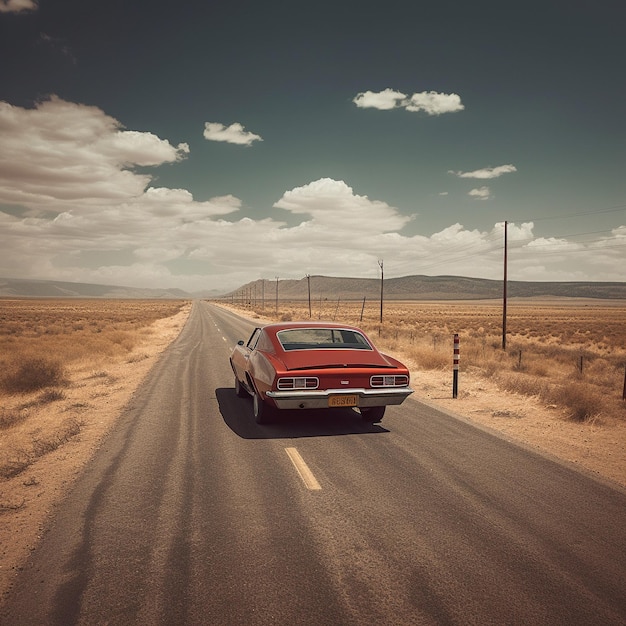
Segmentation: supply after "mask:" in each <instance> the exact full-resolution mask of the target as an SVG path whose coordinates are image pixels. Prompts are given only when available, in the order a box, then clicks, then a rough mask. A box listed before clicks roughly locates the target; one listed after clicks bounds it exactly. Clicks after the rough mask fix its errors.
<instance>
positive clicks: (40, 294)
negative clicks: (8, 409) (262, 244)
mask: <svg viewBox="0 0 626 626" xmlns="http://www.w3.org/2000/svg"><path fill="white" fill-rule="evenodd" d="M310 282H311V298H313V299H317V300H319V298H320V297H321V298H325V299H328V300H336V299H337V298H340V299H342V300H362V299H363V298H367V299H368V300H378V299H379V298H380V279H377V278H348V277H344V278H341V277H332V276H311V278H310ZM383 287H384V297H385V300H487V299H497V298H502V281H501V280H488V279H485V278H466V277H463V276H404V277H402V278H386V279H385V281H384V285H383ZM507 287H508V288H507V292H508V295H509V297H511V298H516V297H517V298H532V297H565V298H600V299H624V300H626V282H625V283H617V282H614V283H608V282H607V283H604V282H525V281H509V282H508V284H507ZM263 293H264V294H265V296H264V297H265V299H266V300H268V301H270V300H272V299H273V298H274V297H275V294H276V281H274V280H256V281H253V282H251V283H247V284H246V285H243V286H242V287H240V288H239V289H236V290H235V291H232V292H230V293H227V294H224V293H223V292H219V291H217V290H212V291H209V290H207V291H203V292H194V293H188V292H186V291H183V290H182V289H147V288H146V289H141V288H135V287H120V286H115V285H97V284H90V283H72V282H64V281H56V280H28V279H19V278H0V298H109V299H124V298H128V299H130V298H133V299H151V298H162V299H163V298H165V299H184V300H189V299H191V298H214V299H219V298H223V299H231V298H242V297H243V298H246V299H248V300H252V299H256V300H260V299H261V298H262V297H263ZM278 294H279V298H280V299H281V300H306V299H307V298H308V281H307V279H306V278H301V279H300V280H279V283H278Z"/></svg>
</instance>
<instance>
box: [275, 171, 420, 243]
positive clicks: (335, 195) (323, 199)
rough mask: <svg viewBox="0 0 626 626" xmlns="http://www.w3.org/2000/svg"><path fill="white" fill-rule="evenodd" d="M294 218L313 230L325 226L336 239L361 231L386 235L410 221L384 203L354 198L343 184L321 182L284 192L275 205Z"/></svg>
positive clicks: (329, 181) (363, 197)
mask: <svg viewBox="0 0 626 626" xmlns="http://www.w3.org/2000/svg"><path fill="white" fill-rule="evenodd" d="M274 206H275V207H277V208H280V209H286V210H288V211H290V212H291V213H294V214H297V215H309V216H311V221H310V224H311V225H312V226H318V225H324V226H325V227H328V228H329V229H330V230H331V232H337V235H338V236H339V237H345V233H346V232H358V231H360V230H362V229H365V230H371V229H372V226H373V225H374V228H375V229H376V231H380V232H389V231H393V230H399V229H401V228H402V227H403V226H405V225H406V224H407V222H409V221H410V219H411V218H409V217H406V216H404V215H401V214H400V213H399V212H398V210H397V209H395V208H394V207H391V206H389V205H388V204H386V203H385V202H380V201H377V200H370V199H369V198H368V197H367V196H359V195H355V194H354V191H353V190H352V188H351V187H349V186H348V185H346V183H345V182H344V181H342V180H333V179H331V178H321V179H320V180H316V181H314V182H312V183H309V184H308V185H305V186H303V187H296V188H295V189H292V190H291V191H287V192H285V194H284V195H283V197H282V198H281V199H280V200H279V201H278V202H276V203H275V204H274Z"/></svg>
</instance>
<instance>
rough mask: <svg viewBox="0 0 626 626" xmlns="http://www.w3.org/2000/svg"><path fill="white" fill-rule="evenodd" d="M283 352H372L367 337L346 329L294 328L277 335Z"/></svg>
mask: <svg viewBox="0 0 626 626" xmlns="http://www.w3.org/2000/svg"><path fill="white" fill-rule="evenodd" d="M277 337H278V341H280V345H281V346H282V347H283V350H287V351H288V350H319V349H322V348H323V349H329V348H330V349H337V348H339V349H341V348H343V349H350V350H355V349H356V350H372V346H371V345H370V344H369V343H368V341H367V339H365V337H364V336H363V335H362V334H361V333H359V332H357V331H355V330H350V329H347V328H346V329H344V328H292V329H289V330H281V331H279V332H278V333H277Z"/></svg>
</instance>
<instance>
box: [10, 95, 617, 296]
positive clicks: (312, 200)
mask: <svg viewBox="0 0 626 626" xmlns="http://www.w3.org/2000/svg"><path fill="white" fill-rule="evenodd" d="M188 154H189V152H188V147H187V146H186V144H179V145H178V146H174V145H172V144H170V143H169V142H168V141H167V140H164V139H160V138H159V137H157V136H156V135H153V134H152V133H139V132H137V131H132V130H125V129H123V128H122V126H121V124H120V123H119V122H118V121H117V120H115V119H113V118H111V117H109V116H107V115H105V114H104V113H103V112H102V111H101V110H100V109H98V108H96V107H87V106H84V105H79V104H73V103H69V102H64V101H62V100H60V99H58V98H53V99H51V100H49V101H46V102H44V103H40V104H39V105H37V106H36V107H35V108H34V109H22V108H19V107H14V106H10V105H8V104H6V103H0V232H1V233H2V246H1V247H0V276H8V277H16V278H38V279H51V280H70V281H81V282H99V283H108V284H121V285H130V286H137V287H180V288H182V289H186V290H189V291H193V290H198V289H223V290H230V289H234V288H236V287H239V286H240V285H242V284H244V283H246V282H248V281H251V280H255V279H257V278H274V277H275V276H280V277H281V278H301V277H303V276H304V275H305V274H307V273H308V274H325V275H331V276H354V277H370V278H375V277H377V276H378V272H379V266H378V260H379V259H384V262H385V276H387V277H394V276H406V275H410V274H421V273H426V274H431V275H436V274H457V275H463V276H477V277H483V278H500V277H501V275H502V241H503V224H496V225H494V227H493V229H491V230H489V231H486V232H482V231H479V230H468V229H466V228H465V227H464V226H463V225H462V224H454V225H452V226H448V227H446V228H443V229H442V230H440V231H439V232H436V233H432V234H428V235H426V234H418V235H413V236H408V235H406V234H403V227H405V226H406V225H407V224H408V222H409V221H410V220H411V219H412V218H410V217H408V216H406V215H403V214H402V213H401V211H400V210H399V209H397V208H396V207H393V206H391V205H390V204H388V203H386V202H385V201H384V200H380V199H373V198H370V197H368V196H366V195H362V194H359V193H357V192H356V191H355V190H354V189H352V187H350V186H349V185H348V184H347V183H346V182H345V181H342V180H335V179H333V178H321V179H319V180H314V181H311V182H309V183H308V184H305V185H302V186H298V187H294V188H292V189H289V190H286V191H285V192H284V193H283V194H282V196H281V197H280V198H279V199H278V200H277V201H276V202H275V204H274V208H275V209H277V210H278V211H276V213H277V215H278V217H276V218H270V217H265V218H259V219H252V218H250V217H240V216H238V215H237V212H238V210H239V209H240V208H241V201H240V200H239V199H238V198H236V197H235V196H233V195H224V196H218V197H214V198H211V199H210V200H207V201H198V200H196V199H195V198H194V197H193V195H192V193H191V192H190V191H188V190H187V189H175V188H167V187H163V186H158V185H156V184H155V181H154V180H153V178H152V177H151V176H150V175H149V174H146V173H142V174H138V173H136V172H135V171H134V167H135V166H137V167H139V166H141V167H145V166H146V165H159V164H161V165H163V164H175V163H176V162H177V161H178V160H180V159H181V158H185V157H186V156H187V155H188ZM173 166H174V167H175V165H173ZM485 189H486V188H485ZM475 191H476V192H477V195H476V197H479V198H480V197H483V198H484V197H488V190H487V191H486V192H481V190H475ZM280 211H284V212H285V215H286V216H287V217H286V218H285V219H281V218H280ZM294 217H296V218H297V220H296V223H295V225H293V224H294V219H293V218H294ZM288 218H289V219H288ZM415 219H419V218H415ZM417 226H419V223H418V224H417ZM508 236H509V241H510V242H511V254H510V265H509V276H510V278H511V279H512V280H623V272H622V270H621V268H622V267H623V266H624V254H625V252H626V226H621V227H620V228H616V229H615V230H614V231H613V232H612V233H610V234H608V235H607V236H606V237H604V238H602V239H601V240H596V241H594V242H593V243H588V244H583V243H580V242H573V241H569V240H567V239H557V238H554V239H551V238H535V236H534V234H533V224H532V223H528V224H520V225H516V224H512V223H510V224H509V226H508Z"/></svg>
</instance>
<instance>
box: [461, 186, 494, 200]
mask: <svg viewBox="0 0 626 626" xmlns="http://www.w3.org/2000/svg"><path fill="white" fill-rule="evenodd" d="M467 195H468V196H472V198H476V199H478V200H489V197H490V196H491V191H490V190H489V187H478V188H477V189H472V190H471V191H468V193H467Z"/></svg>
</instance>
